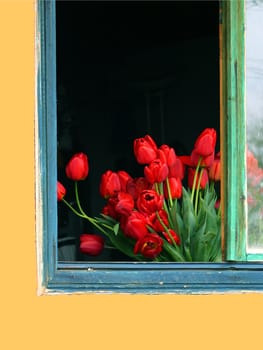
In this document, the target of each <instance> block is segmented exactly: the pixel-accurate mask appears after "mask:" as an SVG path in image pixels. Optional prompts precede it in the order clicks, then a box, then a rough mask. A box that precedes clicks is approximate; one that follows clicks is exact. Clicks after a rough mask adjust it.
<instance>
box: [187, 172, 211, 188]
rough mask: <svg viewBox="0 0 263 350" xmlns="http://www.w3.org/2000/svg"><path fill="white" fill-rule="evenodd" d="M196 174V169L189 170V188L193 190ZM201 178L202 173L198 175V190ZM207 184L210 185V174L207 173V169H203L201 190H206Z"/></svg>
mask: <svg viewBox="0 0 263 350" xmlns="http://www.w3.org/2000/svg"><path fill="white" fill-rule="evenodd" d="M195 173H196V170H195V169H192V168H189V169H188V187H189V188H193V185H194V177H195ZM199 178H200V172H199V173H198V174H197V178H196V183H195V188H197V185H198V182H199ZM207 183H208V172H207V170H206V168H203V171H202V177H201V182H200V188H201V189H205V187H206V185H207Z"/></svg>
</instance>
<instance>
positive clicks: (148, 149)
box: [133, 135, 157, 164]
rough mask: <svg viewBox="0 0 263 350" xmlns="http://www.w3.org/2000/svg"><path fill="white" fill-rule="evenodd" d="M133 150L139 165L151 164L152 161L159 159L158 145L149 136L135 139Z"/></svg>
mask: <svg viewBox="0 0 263 350" xmlns="http://www.w3.org/2000/svg"><path fill="white" fill-rule="evenodd" d="M133 150H134V155H135V157H136V160H137V162H138V163H139V164H149V163H150V162H151V161H152V160H154V159H156V158H157V145H156V143H155V142H154V140H153V139H152V138H151V136H149V135H146V136H145V137H142V138H139V139H135V140H134V142H133Z"/></svg>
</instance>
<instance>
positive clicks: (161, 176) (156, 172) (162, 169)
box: [144, 159, 169, 184]
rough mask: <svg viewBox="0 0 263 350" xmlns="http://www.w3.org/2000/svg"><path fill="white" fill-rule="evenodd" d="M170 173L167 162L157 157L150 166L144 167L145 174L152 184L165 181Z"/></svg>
mask: <svg viewBox="0 0 263 350" xmlns="http://www.w3.org/2000/svg"><path fill="white" fill-rule="evenodd" d="M168 173H169V169H168V166H167V164H166V163H163V162H162V161H161V160H160V159H155V160H153V161H152V162H151V163H150V164H149V165H148V166H147V165H146V166H145V167H144V176H145V177H146V179H147V180H148V181H149V182H150V183H151V184H154V183H155V182H158V183H160V182H163V181H164V180H165V179H166V178H167V176H168Z"/></svg>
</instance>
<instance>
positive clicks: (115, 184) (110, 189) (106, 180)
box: [100, 170, 121, 199]
mask: <svg viewBox="0 0 263 350" xmlns="http://www.w3.org/2000/svg"><path fill="white" fill-rule="evenodd" d="M120 191H121V183H120V178H119V176H118V174H117V173H115V172H113V171H111V170H107V171H106V172H105V173H104V174H102V176H101V182H100V194H101V196H102V197H104V198H106V199H107V198H109V197H114V196H116V194H117V193H118V192H120Z"/></svg>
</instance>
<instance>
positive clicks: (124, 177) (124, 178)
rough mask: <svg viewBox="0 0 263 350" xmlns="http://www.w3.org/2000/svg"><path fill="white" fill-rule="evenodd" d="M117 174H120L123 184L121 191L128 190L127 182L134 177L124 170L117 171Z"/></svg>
mask: <svg viewBox="0 0 263 350" xmlns="http://www.w3.org/2000/svg"><path fill="white" fill-rule="evenodd" d="M117 174H118V176H119V180H120V184H121V191H122V192H127V188H126V187H127V182H128V181H130V180H131V179H132V177H131V176H130V175H129V174H128V173H127V172H126V171H124V170H119V171H117Z"/></svg>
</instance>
